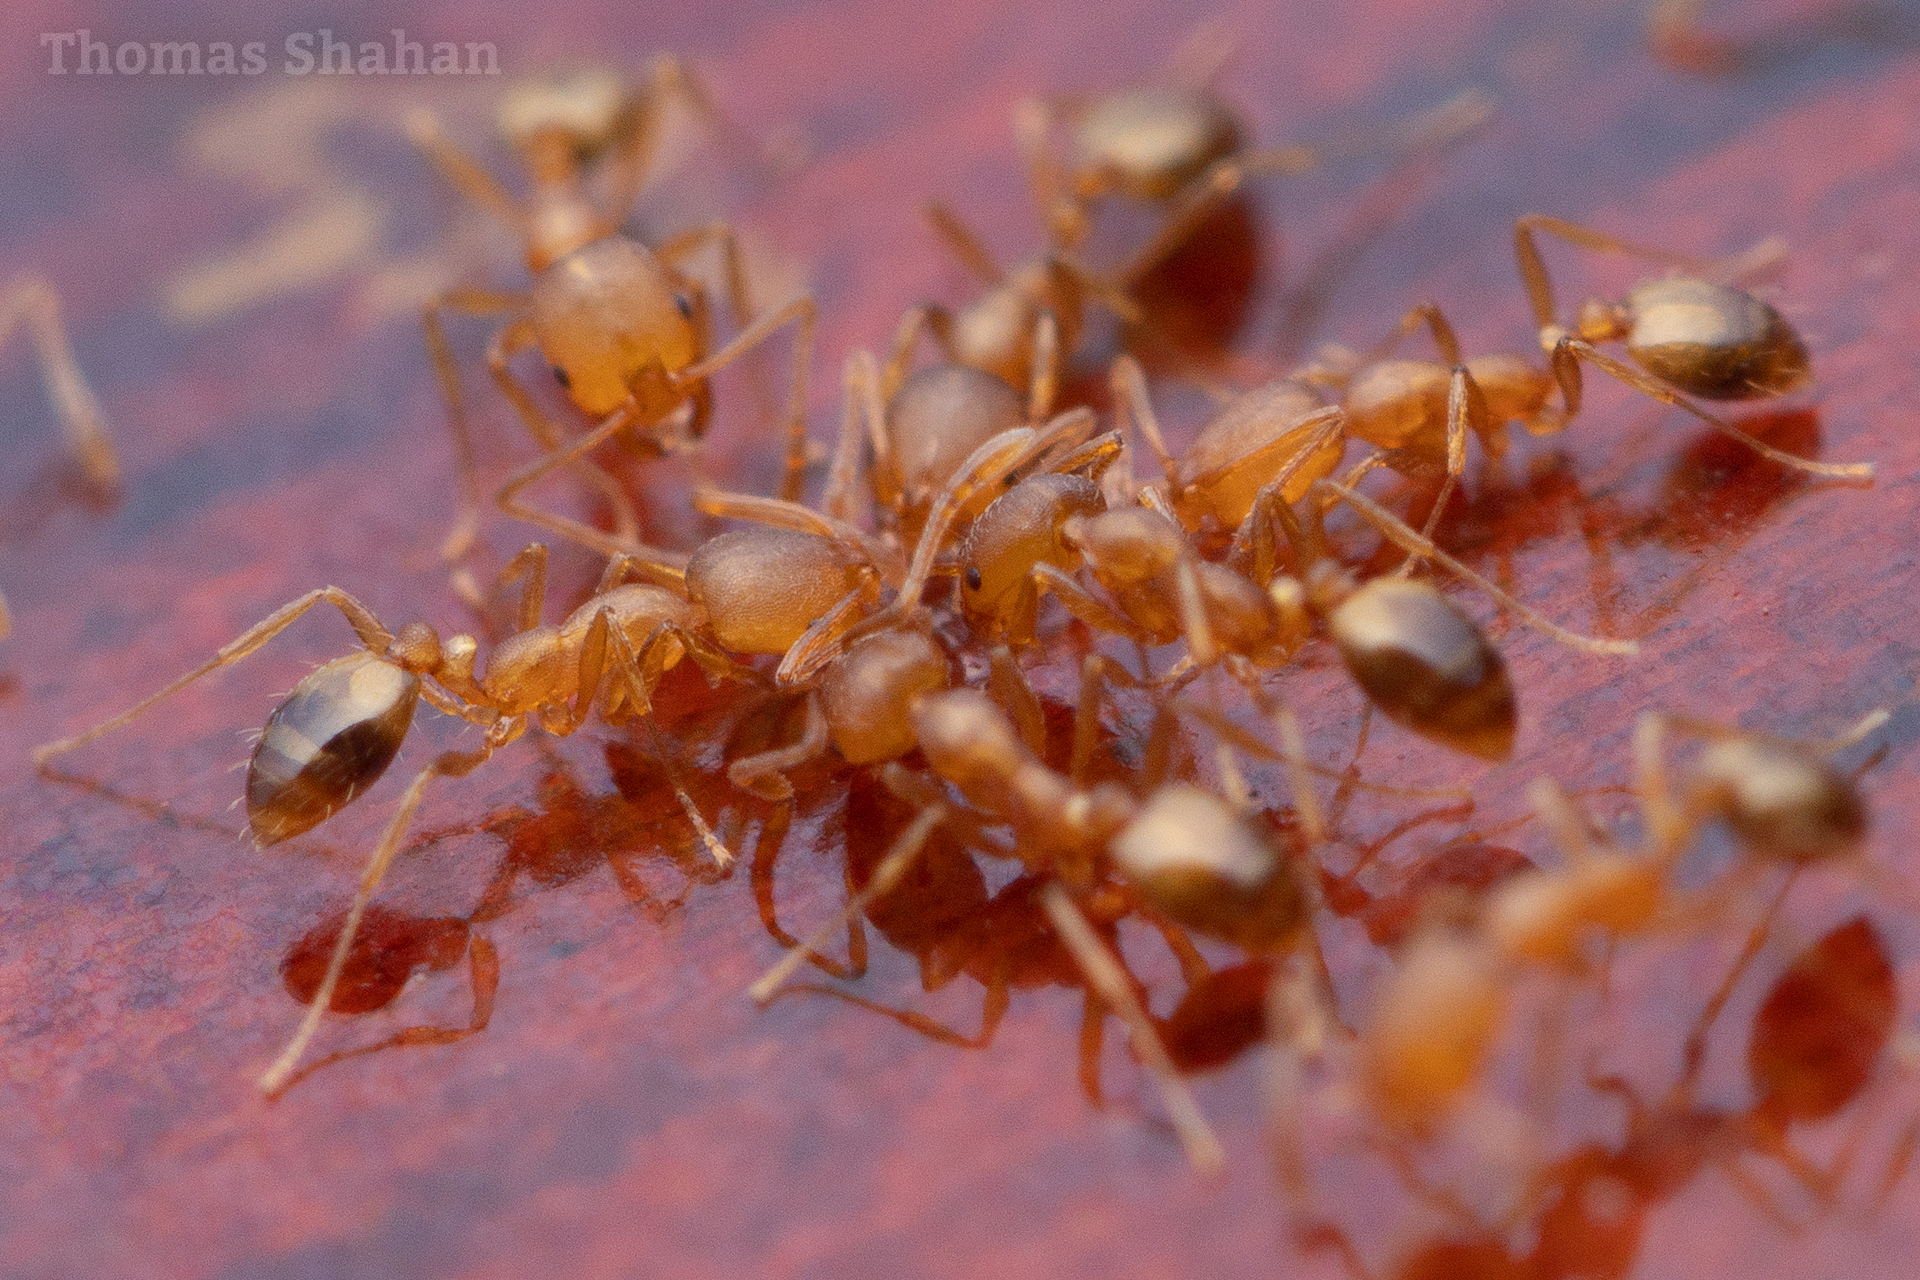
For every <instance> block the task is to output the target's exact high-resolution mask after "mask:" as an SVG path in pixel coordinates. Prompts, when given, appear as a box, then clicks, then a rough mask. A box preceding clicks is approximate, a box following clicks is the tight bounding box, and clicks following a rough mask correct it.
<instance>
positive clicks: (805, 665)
mask: <svg viewBox="0 0 1920 1280" xmlns="http://www.w3.org/2000/svg"><path fill="white" fill-rule="evenodd" d="M877 601H878V594H877V593H876V592H875V591H874V589H873V580H872V579H871V578H869V579H867V581H865V582H863V583H861V584H860V585H859V586H857V587H855V588H854V589H853V590H851V591H849V592H847V593H846V594H845V595H843V596H841V597H840V598H839V599H838V600H836V601H834V603H833V606H832V607H831V608H830V609H828V610H827V611H826V612H825V613H823V614H821V615H820V616H819V617H818V618H817V619H815V620H814V622H813V625H811V626H809V627H808V628H807V629H806V630H805V631H803V632H801V633H800V637H799V639H797V640H795V641H794V642H793V644H792V645H791V646H790V647H789V648H788V649H787V651H786V653H785V654H783V655H782V656H781V658H780V665H779V666H778V667H776V668H774V672H773V682H774V683H775V684H776V685H779V686H782V687H791V686H793V685H797V684H805V683H806V682H807V681H809V680H811V679H812V678H813V677H814V676H815V675H817V674H819V672H820V670H821V668H823V667H825V666H826V665H827V664H828V663H829V662H832V661H833V660H834V659H835V658H837V657H838V656H840V654H841V653H843V652H845V650H846V644H845V643H844V642H845V639H846V636H847V633H848V632H850V631H851V630H853V628H854V627H856V626H858V625H859V624H860V623H861V622H862V621H864V620H865V619H866V618H867V617H869V616H871V615H870V613H869V610H870V609H871V608H872V606H873V605H874V604H875V603H877Z"/></svg>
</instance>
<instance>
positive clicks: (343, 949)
mask: <svg viewBox="0 0 1920 1280" xmlns="http://www.w3.org/2000/svg"><path fill="white" fill-rule="evenodd" d="M510 725H515V726H517V722H515V721H511V720H502V721H500V722H499V723H498V725H496V726H495V727H494V728H492V729H490V730H488V733H487V741H486V743H485V744H484V745H483V746H482V747H481V748H480V750H478V751H448V752H445V753H443V754H442V755H440V756H439V757H438V758H437V759H435V760H434V762H433V763H432V764H430V765H428V766H427V767H426V768H424V769H422V770H421V771H420V772H419V773H418V774H417V775H415V777H414V779H413V782H412V783H411V784H409V786H408V787H407V790H406V793H405V794H404V795H402V796H401V797H400V804H399V807H398V808H397V809H396V810H395V811H394V815H393V818H392V820H391V821H390V822H388V823H387V829H386V831H385V832H384V833H382V835H381V837H380V843H379V844H378V845H376V846H375V847H374V851H373V856H372V857H371V858H369V859H368V860H367V868H366V870H365V871H364V872H362V873H361V876H360V891H359V892H358V893H357V894H355V895H354V899H353V906H352V907H351V908H350V909H349V910H348V912H347V922H346V924H345V926H343V927H342V928H341V930H340V940H339V941H338V942H336V943H335V944H334V947H333V956H332V958H331V959H329V960H328V961H327V973H326V976H325V977H324V978H322V979H321V980H320V988H319V990H317V991H315V992H314V994H313V1003H312V1005H310V1006H309V1007H308V1009H307V1014H306V1016H305V1017H304V1018H302V1019H301V1020H300V1026H299V1028H298V1029H297V1030H296V1031H295V1032H294V1033H293V1038H292V1039H291V1040H289V1041H288V1042H287V1047H286V1048H285V1049H283V1050H281V1052H280V1056H279V1057H277V1058H275V1059H274V1060H273V1064H272V1065H271V1066H269V1067H268V1068H267V1069H266V1070H265V1071H263V1072H261V1073H260V1078H259V1079H258V1080H257V1081H256V1082H255V1083H256V1084H257V1085H258V1086H259V1089H260V1092H262V1093H264V1094H266V1095H267V1096H268V1097H269V1098H275V1097H278V1096H279V1095H280V1094H282V1093H284V1092H285V1091H286V1088H287V1086H288V1085H289V1084H290V1083H291V1082H292V1077H293V1072H294V1068H295V1067H297V1066H299V1065H300V1057H301V1055H302V1054H304V1053H305V1052H306V1050H307V1045H308V1044H309V1043H311V1042H312V1040H313V1037H314V1033H315V1032H317V1031H318V1030H319V1029H320V1019H321V1017H322V1015H324V1014H325V1013H326V1011H327V1006H328V1005H329V1004H331V1003H332V1002H333V993H334V990H335V988H337V987H338V986H339V985H340V974H341V973H342V971H344V970H345V969H346V967H347V955H348V953H349V952H350V951H351V950H352V948H353V938H354V935H355V934H356V933H357V932H359V929H360V921H361V919H362V918H363V917H364V916H365V915H366V913H367V904H368V903H369V902H371V901H372V900H373V895H374V891H375V890H377V889H378V888H379V887H380V882H381V881H382V880H383V879H385V878H386V874H387V870H388V868H389V867H391V866H392V865H393V860H394V857H395V856H396V855H397V854H398V853H399V852H400V839H401V837H402V836H404V835H405V834H406V831H407V826H408V824H409V823H411V822H412V821H413V815H414V812H415V810H417V809H418V808H419V807H420V800H421V797H422V796H423V795H424V794H425V793H426V789H427V784H428V783H429V782H432V781H433V780H434V779H435V778H442V777H445V778H460V777H465V776H466V775H467V774H469V773H472V772H473V771H474V770H475V769H477V768H479V767H480V766H481V765H482V764H484V763H486V761H487V759H488V757H490V756H491V755H492V754H493V752H494V748H495V746H496V745H497V741H504V740H505V735H506V733H507V732H508V730H507V729H506V728H505V727H504V726H510Z"/></svg>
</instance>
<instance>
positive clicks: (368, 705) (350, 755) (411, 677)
mask: <svg viewBox="0 0 1920 1280" xmlns="http://www.w3.org/2000/svg"><path fill="white" fill-rule="evenodd" d="M631 567H632V566H631V565H630V564H629V563H628V562H624V561H620V560H615V561H613V562H612V563H610V564H609V565H608V566H607V570H606V572H605V574H604V575H603V576H602V577H601V580H600V584H599V587H598V588H597V589H596V591H595V592H594V595H593V596H592V598H590V599H589V600H588V601H587V602H586V603H585V604H583V605H582V606H581V607H580V608H578V609H576V610H575V611H574V612H573V613H572V614H571V615H570V616H569V617H568V618H567V619H566V621H564V622H563V623H561V624H560V625H559V626H552V625H545V624H542V623H541V621H540V618H541V614H542V611H543V607H544V603H545V597H546V569H547V549H546V547H544V546H543V545H541V544H539V543H533V544H531V545H529V546H528V547H527V548H526V549H525V550H523V551H521V552H520V553H519V554H518V555H517V556H515V557H514V558H513V560H512V561H510V562H509V563H508V565H507V567H506V568H505V569H504V570H503V571H502V574H501V582H502V584H503V585H504V584H505V583H506V582H509V581H512V580H513V579H515V578H519V577H523V576H524V578H525V583H524V585H523V588H522V592H521V597H520V613H519V626H520V629H519V631H518V632H517V633H516V634H514V635H512V636H509V637H508V638H507V639H505V640H503V641H501V642H500V643H499V644H497V645H495V646H494V648H493V651H492V653H491V654H490V655H489V656H488V660H487V664H486V667H485V669H484V671H480V672H479V673H478V674H476V661H477V659H478V656H479V644H478V642H477V641H476V640H475V639H474V638H473V637H472V636H470V635H464V634H463V635H456V636H452V637H450V638H448V639H447V640H446V641H444V642H443V641H442V640H441V638H440V636H439V634H438V632H436V631H435V630H434V629H433V628H432V627H431V626H428V625H427V624H426V623H422V622H410V623H408V624H407V625H406V626H404V627H402V628H401V629H400V631H399V632H398V633H395V632H393V631H390V630H389V629H388V628H387V627H386V626H385V625H384V624H383V623H382V622H381V621H380V620H379V618H378V617H376V616H375V615H374V613H373V611H372V610H370V609H369V608H367V606H366V605H364V604H362V603H361V602H360V601H359V600H357V599H355V598H354V597H353V596H352V595H350V594H348V593H347V592H345V591H343V590H341V589H340V588H338V587H322V588H320V589H318V590H315V591H310V592H308V593H307V594H306V595H303V596H301V597H299V598H298V599H296V600H294V601H292V602H290V603H288V604H286V605H284V606H283V607H281V608H280V609H278V610H276V611H275V612H274V613H272V614H271V615H269V616H268V617H267V618H265V619H264V620H262V621H261V622H259V623H257V624H255V625H254V626H253V627H251V628H249V629H248V630H246V631H245V632H243V633H241V634H240V635H239V636H238V637H236V638H235V639H234V640H233V641H231V642H229V643H228V644H227V645H226V646H224V647H223V648H222V649H221V650H220V651H219V652H218V653H217V654H215V655H214V657H213V658H211V659H209V660H208V661H207V662H205V663H203V664H202V665H200V666H199V667H196V668H195V669H194V670H192V671H190V672H188V673H187V674H185V675H183V676H181V677H180V678H178V679H177V680H175V681H173V682H172V683H171V684H169V685H167V686H166V687H165V688H163V689H161V690H160V691H159V692H158V693H155V694H153V695H152V696H151V697H148V698H146V699H144V700H143V701H141V702H139V703H137V704H135V705H134V706H133V707H132V708H130V709H128V710H127V711H124V712H122V713H121V714H120V715H117V716H115V717H113V718H112V719H110V720H107V721H105V722H103V723H101V724H98V725H96V726H94V727H93V728H91V729H88V730H86V731H85V732H83V733H79V734H76V735H74V736H72V737H69V738H63V739H61V740H60V741H58V742H51V743H47V744H45V745H42V746H39V747H36V748H34V750H33V760H34V763H35V764H36V765H44V764H45V763H46V762H47V761H48V760H49V759H51V758H52V757H54V756H56V755H60V754H62V753H64V752H67V751H71V750H73V749H74V748H76V747H80V746H84V745H86V744H87V743H89V742H92V741H93V740H94V739H96V738H99V737H101V736H102V735H104V734H106V733H110V732H111V731H113V730H114V729H117V728H119V727H121V726H122V725H124V724H126V723H128V722H129V721H131V720H133V719H135V718H136V717H138V716H140V715H142V714H143V713H145V712H146V711H148V710H149V709H151V708H152V707H153V706H155V705H156V704H158V703H160V702H162V701H164V700H165V699H167V698H169V697H171V696H172V695H173V694H175V693H178V692H179V691H180V690H182V689H184V688H186V687H187V686H188V685H190V684H193V683H194V682H195V681H197V680H199V679H200V678H201V677H203V676H206V675H209V674H211V673H213V672H215V671H217V670H219V669H220V668H222V667H226V666H229V665H231V664H233V663H235V662H238V661H240V660H241V659H242V658H245V657H246V656H247V655H249V654H251V653H252V652H254V651H255V650H256V649H258V648H260V647H261V646H262V645H264V644H265V643H267V642H268V641H269V640H271V639H272V638H273V637H274V636H276V635H278V634H279V633H280V632H282V631H284V630H285V629H286V628H287V627H289V626H291V625H292V624H293V623H294V622H295V621H296V620H298V619H299V618H300V616H301V615H303V614H304V613H306V612H307V611H308V610H309V609H312V608H314V607H315V606H316V605H320V604H329V605H332V606H333V607H334V608H336V609H338V610H339V611H340V613H341V615H342V616H343V617H345V618H346V620H347V623H348V625H350V626H351V627H352V628H353V630H354V634H355V635H356V636H358V637H359V640H360V643H361V645H362V646H363V647H362V648H361V649H360V650H358V651H357V652H354V653H350V654H347V655H346V656H344V657H341V658H336V659H334V660H333V661H332V662H329V663H327V664H325V665H324V666H321V667H319V668H318V669H316V670H314V671H313V672H311V673H309V674H308V675H307V676H305V677H304V678H303V679H302V680H301V681H300V682H299V683H298V684H297V685H295V686H294V689H293V692H291V693H289V694H288V695H287V696H286V698H285V699H284V700H282V701H281V703H280V704H279V706H277V707H275V708H274V710H273V712H272V713H271V714H270V715H269V716H268V717H267V721H266V724H265V726H264V727H263V728H262V730H261V733H260V737H259V740H258V741H257V742H256V743H255V744H254V749H253V755H252V758H251V759H250V760H249V762H248V766H247V786H246V802H247V823H248V828H249V830H250V832H251V834H252V837H253V840H254V842H255V844H257V845H259V846H261V847H265V846H267V845H272V844H277V843H279V842H281V841H283V840H287V839H289V838H291V837H293V836H296V835H299V834H301V833H302V832H304V831H307V830H309V829H310V828H312V827H315V826H317V825H319V824H320V823H321V822H324V821H325V820H326V819H328V818H330V817H332V816H333V815H334V814H335V813H337V812H338V811H339V810H341V809H343V808H345V807H346V806H347V805H348V804H351V803H352V802H353V801H354V800H355V799H357V798H358V797H359V796H360V795H362V794H363V793H364V792H365V791H366V790H367V789H368V788H369V787H371V786H372V785H373V783H374V782H375V781H377V780H378V779H379V778H380V776H381V774H383V773H384V772H385V771H386V769H387V766H388V765H390V764H391V763H392V762H393V759H394V757H395V756H396V755H397V754H398V753H399V750H400V746H401V744H402V742H404V741H405V739H406V736H407V732H408V730H409V729H410V728H411V727H412V724H413V713H414V710H415V707H416V706H417V704H418V703H419V702H420V701H421V700H422V699H424V700H425V701H426V702H427V703H428V705H430V706H432V707H433V708H434V709H435V710H437V711H440V712H443V713H444V714H447V715H450V716H455V717H458V718H459V719H461V720H464V721H466V722H468V723H469V724H473V725H475V726H478V727H479V728H480V729H482V730H483V733H484V736H483V738H482V741H481V744H480V746H479V747H478V749H476V750H472V751H447V752H443V753H441V754H440V755H438V756H437V757H435V759H434V760H433V761H432V763H430V764H428V765H427V766H426V767H425V768H424V769H422V770H421V771H420V772H419V773H417V774H416V775H414V778H413V781H412V782H411V783H409V784H408V786H407V789H406V790H405V792H403V793H402V795H401V798H400V800H399V803H398V804H397V805H396V806H395V811H394V814H393V817H392V818H391V819H390V820H389V821H388V823H387V826H386V829H385V831H384V832H383V833H382V835H381V837H380V840H379V843H378V844H377V845H376V846H375V848H374V852H373V854H372V856H371V857H370V858H369V859H368V861H367V865H366V869H365V871H364V872H363V873H362V874H361V879H360V888H359V892H358V894H357V895H356V896H355V898H354V902H353V906H352V908H351V910H350V911H349V912H348V914H347V923H346V926H345V928H343V929H342V931H341V933H340V938H339V941H338V943H337V944H336V946H335V947H334V951H333V956H332V959H331V960H330V962H329V963H328V967H327V973H326V976H325V978H324V979H323V980H322V982H321V984H320V987H319V989H318V992H317V994H316V996H315V998H314V1001H313V1003H312V1006H311V1007H310V1008H309V1009H308V1011H307V1015H306V1017H305V1018H304V1019H303V1020H302V1022H301V1024H300V1027H299V1029H298V1030H297V1031H296V1032H295V1033H294V1036H293V1038H292V1039H291V1040H290V1041H289V1042H288V1044H287V1046H286V1048H285V1049H284V1050H283V1051H282V1053H281V1054H280V1056H279V1057H278V1058H277V1059H275V1060H274V1062H273V1064H272V1065H271V1066H269V1067H268V1068H267V1070H266V1071H265V1072H264V1073H262V1075H261V1076H260V1078H259V1081H258V1083H259V1087H260V1089H261V1090H262V1092H264V1093H266V1094H268V1095H269V1096H277V1095H278V1094H280V1093H281V1092H283V1091H284V1090H285V1088H286V1087H287V1085H288V1083H289V1082H290V1079H291V1077H292V1074H293V1071H294V1069H295V1067H296V1066H297V1065H298V1064H299V1061H300V1058H301V1055H302V1054H303V1053H304V1052H305V1050H306V1047H307V1044H308V1042H309V1041H310V1040H311V1039H312V1038H313V1035H314V1033H315V1032H316V1031H317V1030H318V1029H319V1025H320V1019H321V1016H322V1014H323V1013H324V1012H325V1010H326V1009H327V1007H328V1004H329V1002H330V1001H331V999H332V994H333V991H334V989H335V987H337V986H338V984H339V982H340V977H341V973H342V972H343V969H344V966H345V964H346V961H347V957H348V955H349V953H350V950H351V948H352V945H353V938H354V933H355V931H356V930H357V928H358V926H359V923H360V920H361V918H362V917H363V916H364V915H365V914H366V911H367V907H368V904H369V902H370V901H371V899H372V897H373V894H374V892H375V891H376V890H377V889H378V888H379V886H380V882H381V880H382V879H383V878H384V877H385V876H386V873H387V870H388V868H389V867H390V866H391V865H392V863H393V860H394V858H395V857H396V856H397V854H398V853H399V851H400V844H401V839H402V837H403V836H404V835H405V834H406V830H407V827H408V825H409V823H411V821H412V819H413V815H414V812H415V810H416V809H418V808H419V805H420V802H421V800H422V798H423V796H424V794H425V791H426V788H427V785H428V784H429V783H431V782H432V781H434V780H435V779H436V778H459V777H464V776H466V775H467V774H470V773H472V772H473V771H474V770H476V769H478V768H479V767H480V766H481V765H483V764H485V763H486V762H487V760H488V759H489V758H491V757H492V755H493V753H494V752H495V751H497V750H498V749H499V748H501V747H503V746H505V745H506V744H508V743H510V742H512V741H514V740H515V739H516V738H519V737H520V736H522V735H523V734H524V733H526V731H527V730H528V728H530V727H532V726H535V725H537V726H539V727H540V728H542V729H545V730H546V731H547V732H548V733H551V734H553V735H554V736H556V737H567V736H569V735H571V734H573V733H574V732H575V731H576V730H578V729H579V728H580V727H581V726H582V725H583V724H585V723H586V720H587V718H588V717H589V716H590V715H591V714H593V713H594V712H595V711H598V713H599V714H600V717H601V719H603V720H605V721H607V722H608V723H610V724H614V723H619V722H621V721H624V720H627V719H631V718H633V717H635V716H642V717H644V716H647V715H648V714H649V712H650V710H651V695H652V691H653V689H654V687H655V685H656V684H657V683H658V682H659V679H660V677H661V675H662V673H663V672H664V671H666V670H667V669H668V668H671V667H672V666H674V665H675V664H676V663H678V662H679V661H680V659H681V658H682V657H686V656H691V657H692V658H693V659H694V660H695V661H696V662H698V663H700V665H701V666H702V667H704V668H705V669H706V670H707V671H708V672H709V673H710V675H713V676H719V677H726V678H731V679H742V680H752V679H754V678H755V677H754V675H753V673H752V672H750V671H748V670H747V669H745V668H742V667H740V666H739V665H738V664H737V663H735V662H734V661H733V660H732V659H731V658H729V657H727V656H726V655H725V654H723V653H721V652H720V651H719V650H718V649H716V648H715V647H713V646H712V645H711V644H710V643H708V642H707V641H705V640H704V639H702V638H701V636H700V635H699V634H698V633H697V631H696V630H695V624H696V623H697V621H698V619H697V616H696V614H695V612H694V611H693V609H692V608H691V606H690V605H689V604H688V602H687V601H686V600H685V599H684V598H683V597H680V596H677V595H675V594H674V593H672V592H670V591H667V590H664V589H662V588H660V587H656V586H650V585H646V584H641V583H629V582H627V581H626V579H627V576H628V573H629V571H630V569H631ZM649 727H650V728H651V721H649ZM655 732H656V739H655V741H656V744H658V737H657V731H655ZM661 759H662V762H663V764H664V766H665V768H666V770H667V772H668V774H669V776H670V778H672V779H673V789H674V793H675V796H676V798H677V799H678V800H679V802H680V805H681V807H682V809H683V810H684V811H685V812H686V814H687V817H688V818H689V819H690V820H691V821H692V822H693V824H694V827H695V829H696V830H697V831H698V832H699V833H700V836H701V839H702V841H703V842H704V843H705V845H706V847H707V850H708V852H709V853H710V854H711V855H712V857H713V859H714V861H715V862H716V863H717V864H718V865H719V866H720V867H722V868H724V867H725V866H727V865H728V864H730V862H731V860H732V855H731V854H730V853H729V852H728V851H727V850H726V849H725V847H724V846H723V845H721V843H720V842H719V840H718V839H717V838H715V837H714V835H713V833H712V831H711V830H710V829H708V827H707V825H706V822H705V821H704V819H702V818H701V817H700V814H699V811H698V809H697V808H696V807H695V806H694V804H693V801H692V799H691V798H690V797H689V796H688V795H687V793H686V789H685V787H684V786H682V785H681V784H680V782H679V781H678V777H677V770H676V769H675V767H674V765H673V764H672V762H671V760H669V759H667V757H666V756H665V755H664V754H663V755H662V757H661Z"/></svg>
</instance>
